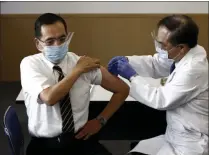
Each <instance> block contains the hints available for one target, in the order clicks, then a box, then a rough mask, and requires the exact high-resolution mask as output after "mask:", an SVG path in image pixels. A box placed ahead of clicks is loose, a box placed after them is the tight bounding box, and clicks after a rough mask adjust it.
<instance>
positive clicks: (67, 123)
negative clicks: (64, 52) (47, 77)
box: [53, 66, 74, 133]
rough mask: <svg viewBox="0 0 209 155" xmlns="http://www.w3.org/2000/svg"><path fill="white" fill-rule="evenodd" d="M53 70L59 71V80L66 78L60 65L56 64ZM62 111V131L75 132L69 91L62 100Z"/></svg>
mask: <svg viewBox="0 0 209 155" xmlns="http://www.w3.org/2000/svg"><path fill="white" fill-rule="evenodd" d="M53 70H54V71H57V72H58V74H59V78H58V81H61V80H62V79H63V78H64V74H63V72H62V69H61V68H60V67H59V66H54V67H53ZM60 112H61V116H62V132H63V133H66V132H74V121H73V113H72V108H71V103H70V96H69V93H67V95H65V96H64V98H63V99H61V101H60Z"/></svg>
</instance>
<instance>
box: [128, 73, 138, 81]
mask: <svg viewBox="0 0 209 155" xmlns="http://www.w3.org/2000/svg"><path fill="white" fill-rule="evenodd" d="M136 76H138V74H137V73H136V74H134V75H133V76H131V78H130V79H129V81H130V82H131V81H132V80H133V78H135V77H136Z"/></svg>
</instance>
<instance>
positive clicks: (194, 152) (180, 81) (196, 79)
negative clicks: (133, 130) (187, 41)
mask: <svg viewBox="0 0 209 155" xmlns="http://www.w3.org/2000/svg"><path fill="white" fill-rule="evenodd" d="M129 62H130V64H131V65H132V66H133V67H134V68H136V70H137V72H138V74H139V76H136V77H134V78H133V79H132V81H131V84H130V95H131V96H132V97H133V98H134V99H136V100H137V101H139V102H141V103H143V104H145V105H147V106H149V107H152V108H155V109H159V110H167V130H166V134H165V139H166V141H167V142H168V143H169V144H165V146H164V147H162V149H161V150H160V153H159V155H164V154H165V155H167V154H169V155H173V154H178V155H180V154H183V155H203V154H207V153H208V150H207V148H208V60H207V54H206V51H205V50H204V48H203V47H201V46H199V45H197V46H196V47H194V48H192V49H191V50H190V51H189V52H188V53H187V54H186V55H185V56H184V57H183V58H182V59H181V60H180V61H179V62H178V63H176V68H175V70H174V71H173V72H172V74H171V75H170V76H169V77H168V79H167V81H166V84H165V86H161V87H153V86H151V85H150V84H149V83H148V82H147V81H146V80H145V79H144V77H143V76H151V77H153V78H159V77H163V76H167V75H169V68H170V64H168V65H166V63H165V61H164V64H165V65H163V66H162V64H163V63H160V59H159V57H158V55H157V54H156V55H155V56H154V57H151V56H147V57H145V56H142V57H140V56H138V57H137V56H133V57H129ZM140 71H141V72H142V75H140ZM146 71H147V72H146ZM145 73H146V74H145ZM169 147H170V148H169ZM171 152H175V153H173V154H172V153H171Z"/></svg>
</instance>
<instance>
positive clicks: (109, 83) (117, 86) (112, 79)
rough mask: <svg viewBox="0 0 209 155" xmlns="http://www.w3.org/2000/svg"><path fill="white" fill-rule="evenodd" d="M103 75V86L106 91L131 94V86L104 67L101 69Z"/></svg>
mask: <svg viewBox="0 0 209 155" xmlns="http://www.w3.org/2000/svg"><path fill="white" fill-rule="evenodd" d="M100 70H101V73H102V83H101V86H102V87H103V88H105V89H106V90H109V91H111V92H113V93H119V92H126V93H129V86H128V85H127V84H126V83H125V82H124V81H123V80H121V79H120V78H118V77H116V76H114V75H112V74H111V73H109V72H108V71H107V69H106V68H104V67H102V66H101V68H100Z"/></svg>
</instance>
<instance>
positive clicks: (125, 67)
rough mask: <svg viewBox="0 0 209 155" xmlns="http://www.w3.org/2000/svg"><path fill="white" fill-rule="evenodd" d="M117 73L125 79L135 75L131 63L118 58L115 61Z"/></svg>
mask: <svg viewBox="0 0 209 155" xmlns="http://www.w3.org/2000/svg"><path fill="white" fill-rule="evenodd" d="M117 73H118V74H119V75H120V76H122V77H124V78H126V79H127V80H130V78H131V77H132V76H133V75H136V74H137V73H136V71H135V70H134V69H133V68H132V67H131V65H130V64H129V63H128V62H124V61H121V60H119V61H118V63H117Z"/></svg>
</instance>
